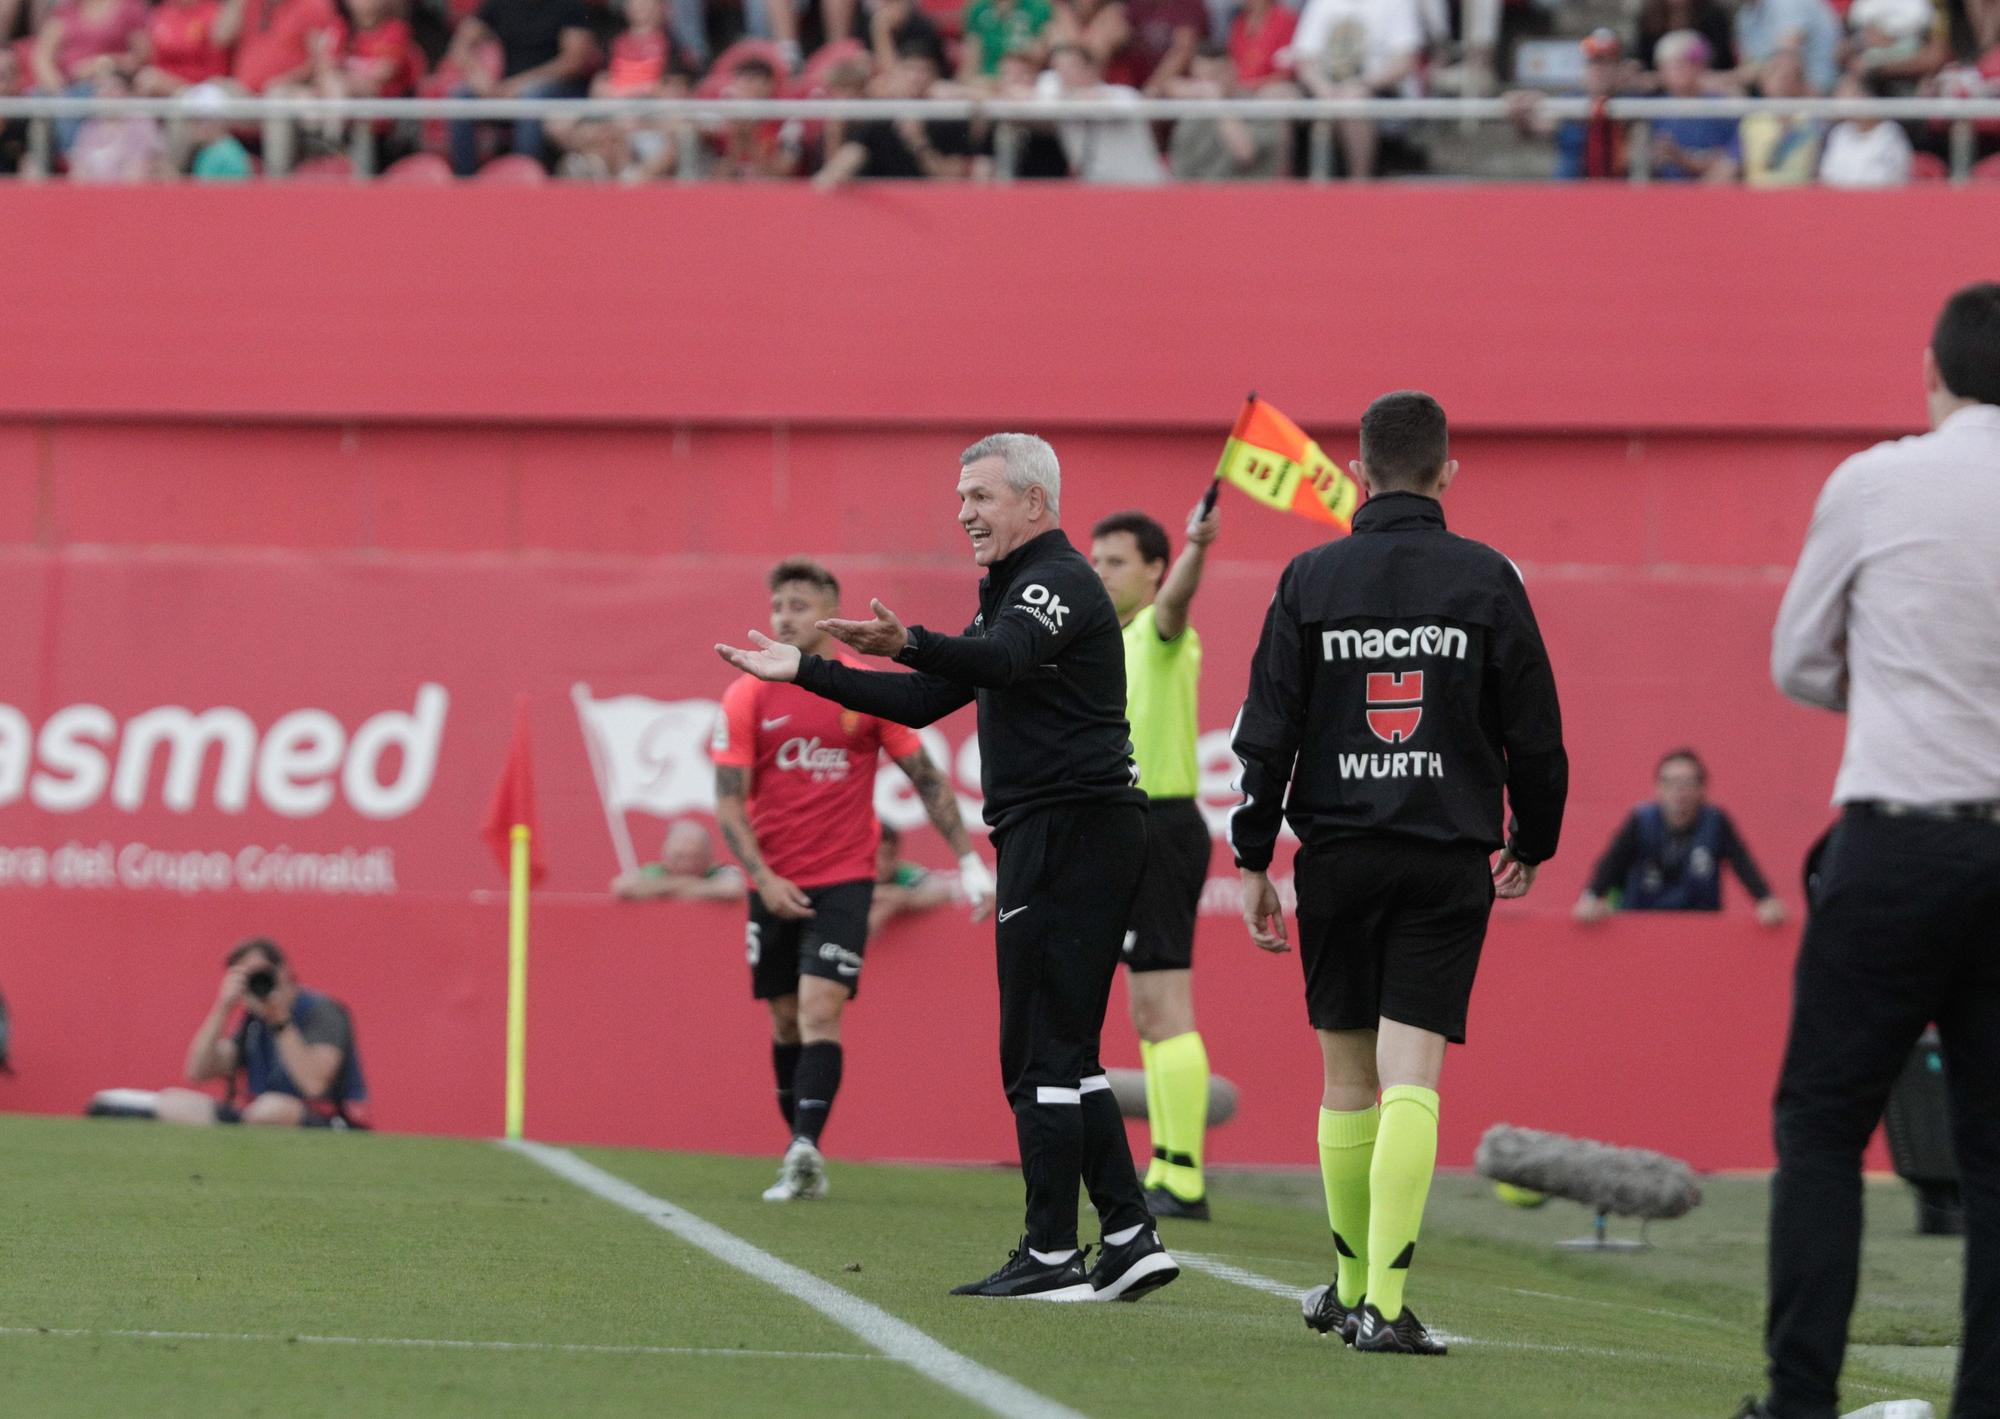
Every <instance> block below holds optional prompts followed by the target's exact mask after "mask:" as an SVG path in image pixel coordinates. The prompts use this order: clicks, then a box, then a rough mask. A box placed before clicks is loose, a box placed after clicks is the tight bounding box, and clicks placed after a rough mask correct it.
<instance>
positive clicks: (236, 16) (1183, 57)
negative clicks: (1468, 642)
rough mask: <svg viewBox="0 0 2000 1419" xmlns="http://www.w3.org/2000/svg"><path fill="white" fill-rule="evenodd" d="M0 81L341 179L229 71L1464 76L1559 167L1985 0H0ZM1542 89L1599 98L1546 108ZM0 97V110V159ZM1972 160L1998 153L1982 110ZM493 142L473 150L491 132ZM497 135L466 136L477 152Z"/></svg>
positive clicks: (1347, 127) (469, 152)
mask: <svg viewBox="0 0 2000 1419" xmlns="http://www.w3.org/2000/svg"><path fill="white" fill-rule="evenodd" d="M0 38H4V39H6V40H8V41H9V43H7V44H5V45H0V94H44V95H68V96H98V97H118V96H125V95H137V96H141V97H153V98H164V97H173V96H179V97H180V98H181V99H182V100H183V101H184V103H185V105H186V108H187V117H186V118H185V119H179V120H175V121H173V122H169V123H161V122H158V121H156V120H154V119H150V118H137V117H127V116H122V115H107V116H99V117H92V118H88V119H64V120H60V121H59V122H58V123H57V124H56V125H55V129H56V131H55V135H54V144H53V147H54V153H53V155H52V156H53V163H52V165H53V166H54V167H56V168H58V169H59V170H62V171H66V172H67V173H68V174H69V175H70V176H72V177H74V178H76V179H79V180H101V181H119V180H147V179H160V178H169V177H172V176H175V175H177V174H186V175H191V176H193V177H195V178H198V179H210V180H228V179H244V178H249V177H252V176H254V175H256V173H257V172H259V171H260V167H262V168H269V169H270V170H272V171H291V170H293V169H294V167H295V165H296V167H297V170H298V171H299V172H300V174H301V175H305V174H312V175H317V176H322V177H344V176H347V175H348V172H349V170H348V168H347V161H348V160H347V158H346V157H345V156H344V152H345V141H346V139H347V137H348V136H350V135H348V134H347V133H346V132H345V131H344V129H343V126H342V125H341V124H339V123H336V122H310V123H306V124H302V125H293V124H291V123H277V122H271V123H266V124H263V125H257V124H248V125H233V124H231V123H229V122H226V121H224V120H223V119H221V118H220V116H219V108H218V105H220V104H221V103H223V102H225V101H227V100H229V99H232V98H243V97H249V96H254V95H267V96H276V97H358V98H393V97H405V96H430V97H448V96H478V97H494V98H532V97H584V96H598V97H628V98H642V97H658V98H666V97H685V96H690V95H698V96H701V97H706V98H719V97H730V98H746V99H776V98H788V97H799V98H805V97H814V98H859V97H866V96H874V97H885V98H921V97H939V98H995V97H1004V98H1009V99H1023V100H1027V99H1034V98H1037V97H1042V98H1047V97H1063V98H1068V99H1081V100H1087V101H1093V102H1098V103H1102V104H1103V105H1105V106H1106V108H1107V109H1115V108H1117V107H1118V106H1121V105H1130V104H1132V103H1133V102H1134V101H1135V100H1136V99H1137V98H1138V97H1139V96H1140V95H1142V94H1143V95H1155V96H1162V97H1174V98H1189V99H1197V98H1219V97H1240V96H1256V95H1268V96H1285V97H1296V96H1319V97H1368V96H1375V97H1397V96H1403V97H1415V96H1423V95H1451V94H1463V95H1475V96H1492V95H1494V94H1497V93H1500V92H1501V91H1502V89H1503V82H1504V83H1510V84H1512V86H1513V87H1512V88H1511V89H1510V90H1509V91H1508V92H1507V103H1508V107H1509V112H1510V114H1511V116H1512V118H1513V119H1514V127H1515V129H1516V130H1517V132H1518V134H1520V135H1524V136H1525V137H1526V138H1527V139H1528V140H1530V141H1533V140H1535V139H1539V138H1552V139H1553V140H1554V146H1555V150H1556V151H1555V173H1556V175H1557V176H1558V177H1561V178H1566V179H1567V178H1577V179H1584V178H1616V177H1623V176H1625V175H1626V174H1627V173H1628V172H1629V170H1630V168H1631V165H1632V161H1633V156H1634V155H1633V153H1632V151H1631V148H1632V134H1631V131H1630V125H1628V124H1624V123H1620V122H1614V121H1613V120H1611V119H1610V118H1609V116H1608V115H1607V114H1606V113H1605V111H1604V110H1603V108H1602V106H1601V105H1602V102H1603V101H1604V100H1608V99H1610V98H1613V97H1618V96H1642V95H1665V96H1673V97H1700V96H1741V95H1750V96H1760V95H1761V96H1768V97H1777V98H1787V97H1801V96H1807V95H1839V96H1845V97H1860V96H1865V95H1877V96H1897V97H1910V96H1940V97H1954V96H1962V97H2000V0H1741V3H1740V4H1738V5H1736V6H1735V7H1734V8H1733V9H1732V8H1731V7H1730V6H1729V5H1727V4H1725V3H1723V2H1722V0H1505V3H1503V0H1460V3H1458V4H1456V5H1454V4H1452V3H1450V0H1302V7H1301V8H1298V9H1296V10H1294V9H1292V8H1289V7H1288V5H1287V4H1286V3H1283V0H1235V2H1234V3H1232V0H965V3H963V4H962V6H961V3H960V0H797V3H796V6H794V5H793V4H787V3H778V4H773V3H771V0H483V3H480V0H156V3H148V0H0ZM1550 93H1570V94H1583V95H1586V96H1588V97H1590V98H1592V99H1594V100H1597V101H1599V107H1598V109H1597V111H1596V112H1595V113H1594V114H1593V116H1592V117H1590V118H1588V119H1579V120H1571V121H1563V122H1555V121H1551V120H1550V118H1549V117H1548V116H1547V114H1546V112H1545V105H1544V103H1543V99H1544V97H1545V96H1546V95H1547V94H1550ZM1337 128H1338V133H1337V137H1338V142H1337V144H1336V147H1337V154H1336V156H1337V159H1338V162H1339V171H1340V172H1341V173H1342V175H1344V176H1347V177H1350V178H1361V177H1370V176H1376V175H1382V174H1395V173H1399V172H1411V171H1424V170H1426V169H1428V168H1432V167H1435V166H1436V165H1435V164H1432V163H1431V162H1430V160H1429V157H1428V155H1427V154H1426V152H1425V150H1424V148H1423V146H1422V140H1421V134H1420V133H1419V132H1418V131H1417V130H1416V129H1414V128H1412V127H1409V126H1408V125H1405V124H1402V123H1390V124H1377V123H1373V122H1366V121H1344V122H1342V123H1340V124H1338V125H1337ZM26 129H27V125H26V124H25V123H24V122H22V121H15V122H12V123H9V124H7V125H6V126H5V132H4V134H0V170H5V171H14V170H16V169H18V167H19V166H20V164H21V163H22V161H23V160H24V157H25V155H26V153H27V152H28V139H27V131H26ZM1299 129H1300V126H1299V125H1295V124H1292V123H1288V122H1283V121H1276V120H1273V121H1260V120H1255V119H1251V120H1248V121H1246V120H1242V119H1239V118H1225V117H1217V118H1187V119H1183V120H1181V121H1179V122H1178V123H1175V124H1173V125H1171V126H1169V125H1164V124H1154V123H1151V122H1147V121H1145V120H1144V119H1142V118H1141V117H1139V116H1137V115H1134V116H1133V117H1131V118H1128V119H1123V120H1119V119H1116V118H1114V119H1111V120H1110V121H1092V122H1089V123H1084V122H1073V121H1072V122H1061V123H1053V124H1048V125H1030V126H1028V127H1027V129H1026V131H1025V134H1024V141H1023V142H1022V144H1021V145H1020V148H1019V150H1018V152H1017V153H1016V157H1015V162H1014V175H1016V176H1020V177H1069V178H1074V179H1078V180H1082V181H1088V182H1108V183H1124V184H1150V183H1158V182H1164V181H1168V180H1228V179H1260V178H1273V177H1280V176H1285V175H1287V174H1293V173H1297V172H1299V171H1300V170H1301V165H1302V151H1303V146H1304V145H1303V143H1302V142H1301V141H1300V139H1301V133H1300V131H1299ZM376 134H377V140H378V147H379V150H380V157H381V158H382V159H383V160H385V162H386V163H387V164H389V165H391V166H392V167H393V166H394V165H395V164H396V163H397V161H398V160H401V164H402V165H401V166H400V168H396V169H395V170H396V172H397V175H398V176H399V177H400V178H405V179H413V180H441V179H443V178H445V177H446V176H448V175H449V174H451V173H457V174H459V175H461V176H469V175H472V174H474V173H483V172H487V171H489V170H490V171H491V173H492V175H493V176H495V177H500V176H507V177H512V178H515V179H517V180H529V181H533V180H539V178H541V177H542V176H544V175H546V174H549V173H553V174H556V175H558V176H561V177H566V178H574V179H599V180H614V179H615V180H623V181H645V180H650V179H666V178H678V179H689V178H709V179H751V178H811V179H812V180H814V181H816V182H818V183H819V184H821V185H822V186H825V187H832V186H837V185H839V184H841V183H844V182H848V181H851V180H854V179H865V178H918V179H920V178H959V179H965V178H973V179H977V178H982V177H987V176H990V175H991V174H992V172H993V169H994V146H995V134H994V127H993V125H991V124H988V123H984V122H970V123H968V122H929V123H920V122H915V121H904V122H885V121H869V122H841V121H831V122H824V123H813V122H802V121H796V120H794V121H779V120H764V121H756V122H731V123H717V124H703V125H696V124H694V123H692V122H689V121H687V120H672V121H644V120H618V121H589V122H576V121H570V122H560V123H558V122H549V123H546V124H544V123H540V122H533V121H523V122H518V123H513V124H509V125H500V124H480V123H473V122H454V123H450V124H433V125H428V126H425V125H419V124H416V123H404V124H394V125H391V124H382V125H378V127H377V130H376ZM1647 141H1648V143H1649V153H1648V157H1649V159H1650V167H1651V173H1652V176H1654V177H1655V178H1659V179H1664V180H1687V181H1711V182H1734V181H1739V180H1740V181H1742V182H1744V183H1747V184H1750V185H1756V186H1782V185H1796V184H1802V183H1808V182H1813V181H1822V182H1826V183H1830V184H1838V185H1847V186H1886V185H1896V184H1900V183H1903V182H1907V181H1911V180H1913V179H1922V178H1926V177H1942V176H1943V175H1944V173H1945V166H1944V161H1943V158H1942V154H1943V153H1944V151H1945V146H1946V142H1947V135H1946V129H1945V127H1944V125H1942V124H1933V123H1910V124H1904V123H1897V122H1888V121H1848V122H1842V123H1838V124H1826V123H1822V122H1819V121H1816V120H1811V119H1806V118H1798V117H1789V118H1788V117H1782V116H1776V115H1770V114H1761V115H1756V116H1753V117H1751V118H1747V119H1744V120H1742V121H1740V122H1739V121H1738V120H1735V119H1724V118H1676V119H1665V120H1659V121H1656V122H1654V123H1652V124H1651V126H1650V129H1649V130H1648V134H1647ZM1979 144H1980V149H1981V152H1982V153H1989V156H1988V157H1986V158H1985V159H1983V163H1984V166H1983V167H1982V168H1980V169H1979V170H1978V171H1977V175H1978V176H1980V177H1986V176H1992V177H1995V178H2000V171H1996V167H2000V152H1991V151H1990V150H1996V149H2000V124H1985V125H1982V126H1981V131H1980V133H1979ZM502 154H504V155H505V156H504V157H502V156H501V155H502ZM496 158H499V161H498V164H497V166H496V165H495V159H496Z"/></svg>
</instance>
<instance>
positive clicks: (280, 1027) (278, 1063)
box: [153, 937, 368, 1128]
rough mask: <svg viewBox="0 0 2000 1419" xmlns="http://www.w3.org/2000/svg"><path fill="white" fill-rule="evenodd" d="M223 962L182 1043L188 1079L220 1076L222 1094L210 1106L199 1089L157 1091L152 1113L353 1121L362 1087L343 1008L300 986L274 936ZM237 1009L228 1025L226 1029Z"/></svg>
mask: <svg viewBox="0 0 2000 1419" xmlns="http://www.w3.org/2000/svg"><path fill="white" fill-rule="evenodd" d="M223 964H224V966H225V967H226V969H225V970H224V972H223V976H222V988H221V989H220V990H219V991H217V992H216V997H215V1004H214V1006H212V1007H211V1008H210V1010H209V1012H208V1017H207V1018H206V1019H204V1020H203V1021H202V1022H201V1028H200V1029H198V1030H196V1031H195V1033H194V1040H193V1042H192V1043H190V1044H189V1045H188V1055H187V1077H188V1081H189V1082H190V1083H195V1084H200V1083H205V1082H207V1081H209V1080H212V1079H222V1080H226V1081H228V1084H229V1092H228V1094H227V1096H226V1097H225V1099H224V1100H223V1102H221V1103H217V1102H216V1101H215V1098H214V1097H213V1096H212V1095H210V1094H207V1093H204V1092H202V1091H200V1090H196V1089H163V1090H161V1091H160V1093H159V1096H158V1098H157V1099H156V1100H155V1101H154V1104H153V1112H154V1115H155V1116H156V1117H158V1118H162V1119H165V1120H167V1121H168V1122H169V1123H200V1124H208V1123H264V1124H277V1125H280V1126H291V1127H299V1126H305V1127H319V1128H325V1127H329V1126H332V1125H334V1124H336V1122H337V1123H338V1124H340V1125H342V1126H348V1125H354V1124H357V1123H358V1122H359V1120H358V1119H357V1118H356V1116H355V1112H354V1111H355V1109H356V1106H358V1105H360V1104H361V1103H363V1102H364V1101H365V1100H366V1099H367V1097H368V1089H367V1085H366V1084H365V1083H363V1081H362V1077H361V1060H360V1057H359V1056H358V1055H357V1054H356V1053H355V1049H354V1027H353V1024H352V1022H351V1021H350V1020H349V1019H348V1014H347V1007H346V1006H344V1005H342V1004H341V1003H340V1002H339V1001H337V1000H335V999H333V998H332V997H331V996H327V995H321V994H320V993H319V992H317V991H312V990H304V989H301V988H300V986H299V983H298V979H297V978H296V977H295V976H294V975H293V974H292V970H291V966H290V965H289V964H288V963H287V962H286V960H285V953H284V952H283V951H281V950H279V949H278V945H277V943H276V942H274V941H268V940H265V939H264V938H262V937H256V938H253V939H251V940H249V941H245V942H244V943H243V944H242V945H240V946H238V947H237V948H236V949H235V950H233V951H231V952H230V953H229V955H228V956H227V957H226V958H225V959H224V962H223ZM239 1009H240V1010H241V1011H242V1015H241V1018H240V1019H239V1020H238V1022H237V1025H236V1028H235V1029H234V1030H233V1031H230V1032H229V1033H228V1034H227V1035H225V1034H224V1033H223V1030H224V1027H225V1026H226V1025H227V1024H228V1022H229V1019H230V1016H231V1014H232V1013H233V1012H235V1011H237V1010H239ZM239 1074H240V1075H241V1077H242V1078H241V1082H242V1084H243V1086H244V1087H243V1090H242V1094H241V1095H239V1092H238V1082H239V1080H238V1076H239ZM239 1097H244V1099H245V1101H244V1102H242V1103H241V1104H240V1105H239V1104H238V1102H237V1101H238V1098H239Z"/></svg>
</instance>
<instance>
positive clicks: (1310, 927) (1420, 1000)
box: [1293, 836, 1493, 1044]
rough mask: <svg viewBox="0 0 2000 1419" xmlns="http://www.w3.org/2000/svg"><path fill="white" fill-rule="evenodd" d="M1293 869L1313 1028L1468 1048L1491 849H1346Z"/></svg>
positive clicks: (1333, 847) (1338, 847)
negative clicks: (1382, 1027)
mask: <svg viewBox="0 0 2000 1419" xmlns="http://www.w3.org/2000/svg"><path fill="white" fill-rule="evenodd" d="M1293 870H1294V874H1295V875H1294V878H1293V884H1294V886H1295V887H1296V888H1297V889H1298V901H1299V906H1298V917H1299V960H1300V963H1301V964H1302V965H1303V966H1304V967H1305V975H1306V1013H1307V1015H1308V1017H1309V1018H1310V1019H1311V1020H1312V1025H1313V1028H1314V1029H1316V1030H1372V1029H1374V1028H1375V1027H1376V1024H1377V1022H1378V1021H1381V1020H1384V1019H1388V1020H1394V1021H1396V1022H1397V1023H1398V1024H1402V1025H1411V1026H1414V1027H1416V1028H1417V1029H1420V1030H1430V1031H1432V1032H1433V1033H1435V1034H1440V1035H1443V1036H1444V1037H1445V1038H1446V1039H1448V1040H1450V1041H1452V1042H1453V1043H1454V1044H1464V1043H1465V1015H1466V1007H1467V1005H1468V1004H1469V1003H1470V1002H1471V999H1472V979H1473V977H1474V976H1475V975H1476V974H1477V973H1478V971H1479V952H1480V948H1481V947H1482V946H1484V945H1485V944H1486V920H1487V918H1488V917H1489V916H1490V915H1491V914H1492V911H1493V874H1492V870H1491V868H1490V866H1489V864H1488V854H1487V852H1486V849H1484V848H1482V847H1478V846H1476V845H1465V844H1454V845H1446V844H1443V843H1428V842H1423V841H1421V840H1419V839H1416V838H1397V837H1388V836H1380V837H1367V838H1342V839H1338V840H1336V841H1334V842H1331V843H1327V844H1325V845H1323V846H1320V847H1303V848H1300V849H1299V855H1298V857H1297V859H1296V862H1295V865H1294V869H1293Z"/></svg>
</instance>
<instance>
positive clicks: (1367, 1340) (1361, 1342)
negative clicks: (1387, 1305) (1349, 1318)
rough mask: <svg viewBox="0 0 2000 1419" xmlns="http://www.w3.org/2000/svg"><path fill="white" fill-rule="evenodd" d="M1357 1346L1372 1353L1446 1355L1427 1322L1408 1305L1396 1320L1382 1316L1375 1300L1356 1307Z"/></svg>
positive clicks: (1355, 1335) (1355, 1341) (1358, 1348)
mask: <svg viewBox="0 0 2000 1419" xmlns="http://www.w3.org/2000/svg"><path fill="white" fill-rule="evenodd" d="M1355 1315H1356V1317H1357V1319H1356V1322H1355V1331H1354V1348H1355V1349H1356V1350H1359V1351H1361V1352H1362V1353H1363V1354H1371V1355H1443V1354H1446V1353H1448V1352H1447V1351H1446V1349H1445V1346H1444V1345H1443V1344H1442V1343H1440V1342H1438V1341H1436V1340H1433V1339H1431V1333H1430V1332H1429V1331H1428V1330H1425V1329H1424V1323H1423V1322H1422V1321H1420V1320H1418V1319H1417V1313H1416V1312H1415V1311H1413V1310H1411V1309H1410V1308H1409V1307H1408V1306H1405V1307H1403V1313H1402V1314H1401V1315H1399V1316H1397V1317H1396V1318H1395V1319H1394V1320H1392V1321H1390V1320H1384V1319H1382V1313H1381V1312H1380V1311H1378V1310H1376V1309H1375V1307H1374V1305H1373V1304H1372V1303H1371V1302H1368V1301H1363V1302H1362V1303H1361V1305H1360V1307H1359V1308H1358V1309H1357V1310H1356V1312H1355Z"/></svg>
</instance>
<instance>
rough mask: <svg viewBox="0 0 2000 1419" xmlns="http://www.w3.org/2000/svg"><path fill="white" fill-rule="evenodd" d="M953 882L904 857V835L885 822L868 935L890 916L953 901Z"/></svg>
mask: <svg viewBox="0 0 2000 1419" xmlns="http://www.w3.org/2000/svg"><path fill="white" fill-rule="evenodd" d="M951 898H952V890H951V883H949V882H947V881H945V880H944V879H943V878H942V877H939V876H938V875H937V874H936V873H934V872H931V871H928V870H926V869H925V868H922V867H919V866H917V864H916V863H914V862H905V861H903V835H902V834H901V833H899V832H897V831H896V830H895V829H894V828H892V827H890V826H889V825H888V824H887V823H884V824H882V840H881V841H880V842H879V843H877V844H876V846H875V897H874V900H873V901H872V902H871V903H870V905H869V907H868V935H869V936H870V938H873V937H874V935H875V933H876V932H877V931H880V930H881V929H882V924H883V923H884V922H886V921H888V920H889V918H890V917H894V916H902V915H904V914H906V913H909V912H927V911H929V910H931V909H932V908H933V907H941V906H944V905H946V904H947V903H948V902H950V901H951Z"/></svg>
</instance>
